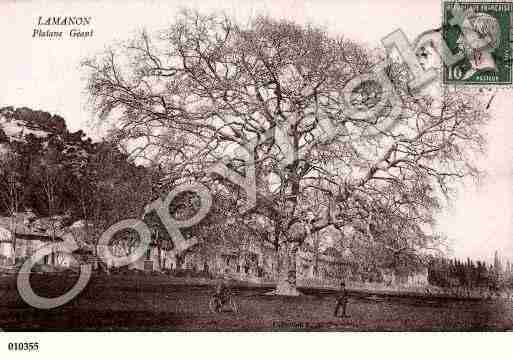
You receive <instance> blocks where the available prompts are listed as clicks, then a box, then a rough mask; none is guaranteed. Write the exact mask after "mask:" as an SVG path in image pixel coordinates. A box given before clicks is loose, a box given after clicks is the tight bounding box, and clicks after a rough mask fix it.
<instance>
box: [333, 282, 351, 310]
mask: <svg viewBox="0 0 513 359" xmlns="http://www.w3.org/2000/svg"><path fill="white" fill-rule="evenodd" d="M347 299H348V297H347V291H346V283H344V282H341V283H340V290H339V292H338V297H337V304H336V305H335V313H334V315H335V317H338V312H339V310H340V308H342V318H347V317H348V315H346V307H347Z"/></svg>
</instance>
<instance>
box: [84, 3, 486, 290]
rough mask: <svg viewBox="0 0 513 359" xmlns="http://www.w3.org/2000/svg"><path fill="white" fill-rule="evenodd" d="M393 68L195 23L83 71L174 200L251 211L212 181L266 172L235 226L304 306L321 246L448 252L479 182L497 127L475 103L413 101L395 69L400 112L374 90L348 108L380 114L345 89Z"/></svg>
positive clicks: (223, 20) (341, 43)
mask: <svg viewBox="0 0 513 359" xmlns="http://www.w3.org/2000/svg"><path fill="white" fill-rule="evenodd" d="M382 60H383V58H382V56H381V55H380V54H379V53H376V52H375V51H370V50H368V49H366V48H365V47H363V46H360V45H359V44H357V43H355V42H353V41H351V40H348V39H346V38H343V37H333V36H331V35H329V34H328V33H327V32H326V31H324V30H323V29H320V28H316V27H314V26H310V25H308V26H303V25H298V24H295V23H292V22H288V21H282V20H279V21H278V20H274V19H270V18H266V17H258V18H256V19H254V20H252V21H251V22H249V24H247V25H244V26H242V25H240V24H238V23H236V22H235V21H234V20H233V19H231V18H229V17H227V16H224V15H217V14H213V15H203V14H198V13H195V12H190V11H184V12H183V13H181V14H180V15H179V16H178V17H177V19H176V21H175V22H174V23H173V24H172V25H171V26H170V27H169V28H167V29H164V30H163V31H161V32H159V33H157V34H155V35H150V34H148V33H147V32H141V33H140V34H139V35H138V36H136V37H135V38H133V39H129V40H127V41H126V42H124V43H122V44H118V45H114V46H112V47H111V48H110V49H109V50H107V51H106V52H104V53H102V54H98V55H97V56H95V57H93V58H89V59H86V60H85V61H84V67H85V69H86V71H87V73H88V79H89V81H88V85H87V89H88V92H89V94H90V96H91V103H92V104H93V105H94V108H95V110H96V111H97V113H98V115H99V118H100V120H101V121H110V122H111V123H112V124H113V128H114V129H113V131H112V132H111V136H112V138H113V140H115V141H119V142H120V143H123V144H125V145H126V144H127V143H130V144H131V146H130V148H131V149H132V153H133V155H134V156H140V157H143V158H145V159H147V160H151V161H157V162H159V163H160V164H161V166H162V169H163V170H164V171H167V175H166V177H165V179H164V181H167V182H168V183H167V185H168V186H169V187H171V188H172V187H173V186H175V185H176V184H177V183H179V181H184V179H189V180H191V181H192V180H195V181H201V182H203V183H204V184H205V185H207V186H208V187H209V188H210V189H211V190H212V191H216V192H219V193H223V196H227V195H229V196H231V198H232V199H234V203H238V204H244V203H246V204H247V202H248V200H249V198H248V196H247V191H245V190H244V189H243V188H241V187H240V186H239V185H237V184H236V183H233V181H230V180H229V179H228V178H226V176H222V175H219V174H213V173H212V172H211V171H209V170H208V169H209V168H211V166H212V165H213V164H215V163H218V162H219V161H222V163H223V164H224V165H225V166H226V168H227V169H229V170H230V171H235V172H236V173H238V174H239V175H240V176H246V177H247V176H249V175H250V172H251V171H250V170H249V169H250V168H254V173H255V177H256V178H255V185H256V188H257V196H256V204H255V205H254V206H252V207H251V208H249V209H248V208H246V207H245V209H244V211H243V212H241V211H238V210H237V208H236V207H237V206H234V207H232V208H228V209H226V217H227V219H228V218H230V220H231V221H233V220H234V219H233V218H236V220H238V221H243V222H244V223H246V224H248V225H249V226H250V227H251V228H256V229H258V228H259V229H260V230H261V231H262V233H263V235H262V236H261V238H262V240H265V241H268V242H269V244H271V245H273V246H274V248H275V249H276V251H277V253H278V254H279V255H278V257H279V258H280V260H279V268H280V274H279V283H278V286H277V293H279V294H289V295H294V294H297V291H296V289H295V278H296V272H295V270H296V268H295V263H296V260H295V259H296V254H297V251H298V248H299V247H300V246H301V244H302V243H303V242H304V241H305V240H306V239H307V238H308V236H310V235H311V234H312V233H315V232H317V231H321V230H323V229H324V228H327V227H334V228H336V229H339V230H344V231H346V229H348V228H349V229H351V231H352V232H353V233H360V235H361V237H362V238H365V240H367V241H369V243H371V244H372V245H373V246H376V248H381V249H382V250H383V251H387V253H390V255H391V256H395V255H401V254H404V253H416V252H418V251H419V250H421V249H423V248H427V247H431V246H436V242H437V236H435V235H434V234H433V233H432V231H431V226H432V224H433V222H434V220H433V218H434V213H435V211H436V210H438V209H439V208H440V206H441V205H442V204H443V201H444V199H445V198H449V197H450V195H451V193H452V190H453V189H454V185H455V184H456V183H458V181H460V180H461V179H463V178H465V177H467V176H477V175H478V174H479V171H478V170H477V169H476V168H475V166H474V165H473V159H474V158H475V154H476V153H478V152H481V151H483V147H484V138H483V135H482V126H483V124H484V123H485V122H486V120H487V118H488V117H487V114H486V111H485V107H484V106H483V104H482V103H481V101H480V98H479V96H476V95H475V94H469V93H465V92H463V91H461V90H458V89H443V90H440V91H438V92H435V93H436V94H435V95H434V94H433V92H431V93H430V94H429V95H428V94H422V93H421V92H413V91H412V90H411V89H410V88H409V86H408V81H409V79H410V77H411V76H410V74H409V71H408V69H407V67H405V66H404V65H402V64H401V63H394V62H390V63H388V65H387V66H385V67H384V70H383V71H384V72H385V73H386V76H387V77H388V79H389V80H390V82H391V83H392V84H393V85H394V87H395V94H396V95H395V100H394V101H393V103H392V101H389V102H386V104H385V106H381V107H380V108H379V109H378V108H377V104H378V103H381V102H380V101H381V99H383V98H384V96H386V95H387V92H386V89H385V87H384V86H383V85H382V84H380V83H379V82H378V81H376V80H372V79H367V80H366V81H362V82H361V83H360V84H359V85H358V86H355V87H353V90H352V92H351V96H350V101H351V102H350V103H351V106H359V108H362V107H363V108H365V107H367V108H369V109H372V108H374V109H376V111H374V113H373V114H372V115H371V116H367V117H362V116H354V115H353V114H354V112H352V111H348V106H349V105H348V102H347V96H345V91H346V90H347V89H346V90H344V89H345V88H346V85H347V84H348V83H349V82H350V81H351V80H352V79H354V78H355V77H358V76H359V75H364V74H367V73H371V72H372V71H373V68H374V66H375V65H376V64H377V63H378V62H381V61H382ZM392 117H393V118H392ZM390 120H393V126H390V125H386V126H385V125H384V124H385V123H386V124H389V123H391V121H390ZM326 123H329V124H330V126H328V127H326V125H325V124H326ZM252 166H253V167H252ZM241 207H242V206H241ZM345 233H347V232H345Z"/></svg>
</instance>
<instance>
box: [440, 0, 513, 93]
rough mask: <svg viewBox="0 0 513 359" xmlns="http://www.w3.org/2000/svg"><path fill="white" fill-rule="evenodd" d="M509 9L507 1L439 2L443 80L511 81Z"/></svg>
mask: <svg viewBox="0 0 513 359" xmlns="http://www.w3.org/2000/svg"><path fill="white" fill-rule="evenodd" d="M512 10H513V3H511V2H482V1H481V2H467V1H450V2H444V3H443V7H442V11H443V23H442V36H443V39H444V40H445V43H446V44H447V49H446V51H447V50H448V52H447V53H446V54H445V57H446V58H445V59H444V69H443V81H444V84H455V85H458V84H459V85H511V83H512V82H511V80H512V76H511V61H512V58H511V43H512V42H511V29H512V26H511V25H512ZM448 57H450V59H448Z"/></svg>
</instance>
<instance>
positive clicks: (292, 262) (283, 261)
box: [274, 244, 300, 296]
mask: <svg viewBox="0 0 513 359" xmlns="http://www.w3.org/2000/svg"><path fill="white" fill-rule="evenodd" d="M297 251H298V246H297V245H296V244H288V245H282V247H281V248H280V250H279V251H278V283H277V284H276V290H275V291H274V294H276V295H288V296H297V295H299V294H300V293H299V291H298V290H297V288H296V285H297V283H296V281H297V271H296V261H297Z"/></svg>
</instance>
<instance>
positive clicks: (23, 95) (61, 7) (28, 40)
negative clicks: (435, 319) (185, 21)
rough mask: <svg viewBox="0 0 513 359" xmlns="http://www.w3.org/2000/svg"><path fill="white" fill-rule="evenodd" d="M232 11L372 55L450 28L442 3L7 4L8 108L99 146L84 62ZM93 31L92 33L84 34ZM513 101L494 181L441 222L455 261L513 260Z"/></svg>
mask: <svg viewBox="0 0 513 359" xmlns="http://www.w3.org/2000/svg"><path fill="white" fill-rule="evenodd" d="M183 7H189V8H196V9H199V10H202V11H207V12H208V11H220V10H221V11H226V12H227V13H228V14H230V15H232V16H235V17H236V18H237V19H238V20H239V21H242V22H244V21H247V20H248V19H249V18H250V17H253V16H255V15H259V14H265V15H269V16H272V17H275V18H284V19H288V20H293V21H295V22H298V23H303V24H304V23H312V24H315V25H320V26H323V27H325V28H326V29H327V30H328V31H329V32H330V33H332V34H334V35H344V36H346V37H347V38H350V39H353V40H357V41H360V42H362V43H364V44H366V45H368V46H370V47H372V48H374V47H377V46H379V45H380V40H381V39H382V38H383V37H385V36H386V35H388V34H389V33H391V32H393V31H394V30H396V29H401V30H403V32H404V33H405V34H406V36H407V37H408V38H409V39H410V41H413V40H414V39H415V37H416V36H417V35H419V34H420V33H421V32H423V31H426V30H429V29H433V28H437V27H439V26H440V19H441V10H440V1H439V0H434V1H433V0H429V1H427V0H422V1H415V2H414V1H411V0H409V1H407V0H373V1H370V0H366V1H354V0H353V1H347V0H338V1H328V0H324V1H319V0H317V1H299V0H296V1H293V0H284V1H277V0H274V1H247V0H242V1H241V0H238V1H234V0H222V1H209V0H203V1H190V0H189V1H157V0H148V1H131V0H125V1H114V0H111V1H98V0H95V1H87V0H86V1H30V2H29V1H16V2H14V1H5V0H4V1H2V2H0V43H1V44H2V51H1V52H0V83H1V84H2V86H0V107H2V106H16V107H19V106H27V107H30V108H32V109H40V110H44V111H48V112H51V113H54V114H59V115H61V116H63V117H64V118H65V119H66V121H67V124H68V127H69V128H70V129H71V130H73V131H76V130H78V129H83V130H84V131H85V132H86V133H87V134H88V135H90V136H92V137H94V138H98V137H101V136H102V133H103V132H102V129H99V128H96V127H92V126H91V124H92V123H93V122H94V119H95V115H94V113H93V112H92V111H91V109H90V108H89V107H88V106H87V95H86V93H85V90H84V88H85V78H84V72H83V71H82V70H81V68H80V61H81V60H82V59H83V58H85V57H87V56H91V55H94V54H95V53H98V52H100V51H102V50H103V49H105V48H106V47H107V46H108V45H111V44H113V43H115V42H116V41H120V40H124V39H128V38H130V37H131V35H132V34H134V33H135V32H137V31H138V30H141V29H143V28H145V29H147V30H148V31H149V32H152V31H155V30H160V29H163V28H165V27H166V26H167V25H168V24H170V23H171V22H172V20H173V18H174V16H175V14H176V12H177V11H178V10H179V9H181V8H183ZM39 16H42V17H43V18H44V17H47V16H91V17H92V24H91V26H90V27H86V28H92V29H93V32H94V35H93V36H92V37H91V38H84V39H70V38H67V37H66V38H63V39H48V38H46V39H41V38H33V37H32V34H33V30H34V28H36V27H37V21H38V18H39ZM84 29H85V28H84ZM512 95H513V92H512V90H509V89H504V90H501V91H499V92H498V93H497V96H496V98H495V100H494V102H493V106H492V117H493V121H492V122H491V123H490V124H489V126H488V127H487V128H486V132H487V137H488V141H489V146H488V153H487V155H486V156H485V157H483V158H481V159H480V160H479V163H480V165H481V167H482V168H483V169H484V170H486V171H487V173H488V176H487V177H486V178H485V179H484V180H483V181H482V182H481V183H480V184H479V185H475V184H473V183H465V184H464V185H462V186H460V188H459V191H458V195H457V197H456V198H455V200H454V201H453V203H452V205H451V207H450V208H446V209H444V211H442V212H441V213H440V214H439V215H438V225H437V230H438V231H439V232H443V233H445V234H446V235H447V236H448V237H449V239H450V244H451V247H452V253H451V255H452V256H455V257H460V258H466V257H471V258H474V259H484V260H488V261H491V260H492V258H493V253H494V251H495V250H497V251H499V253H500V254H501V255H502V256H503V257H504V258H510V259H513V223H512V221H511V219H512V214H513V188H512V186H511V184H512V178H513V176H512V175H513V162H512V161H511V160H512V158H513V143H512V141H511V135H510V134H512V131H513V125H512V124H511V122H512V118H511V117H512V116H511V114H512V113H513V101H511V98H512Z"/></svg>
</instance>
